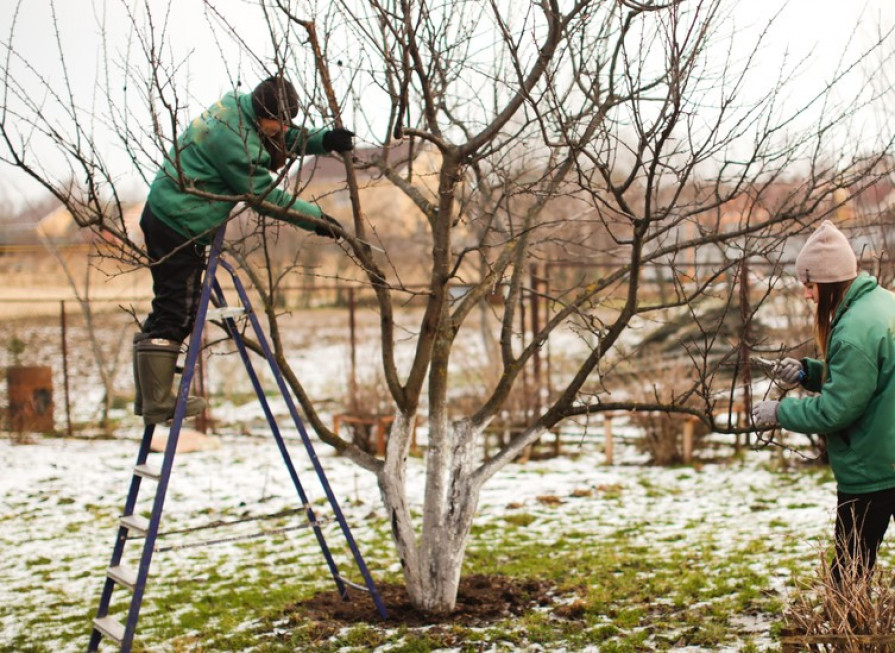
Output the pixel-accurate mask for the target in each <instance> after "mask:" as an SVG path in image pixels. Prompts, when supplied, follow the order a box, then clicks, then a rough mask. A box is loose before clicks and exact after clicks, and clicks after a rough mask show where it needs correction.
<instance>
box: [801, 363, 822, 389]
mask: <svg viewBox="0 0 895 653" xmlns="http://www.w3.org/2000/svg"><path fill="white" fill-rule="evenodd" d="M802 368H803V369H804V370H805V379H804V380H803V381H802V387H803V388H805V389H806V390H810V391H811V392H820V389H821V386H823V384H824V362H823V361H819V360H817V359H815V358H803V359H802Z"/></svg>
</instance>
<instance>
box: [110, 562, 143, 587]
mask: <svg viewBox="0 0 895 653" xmlns="http://www.w3.org/2000/svg"><path fill="white" fill-rule="evenodd" d="M106 576H108V577H109V578H111V579H112V580H114V581H115V582H116V583H118V584H119V585H121V586H122V587H126V588H128V589H129V590H130V591H131V592H133V591H134V588H135V587H136V586H137V572H135V571H133V570H132V569H128V568H127V567H124V566H122V565H117V566H115V567H109V568H108V569H106Z"/></svg>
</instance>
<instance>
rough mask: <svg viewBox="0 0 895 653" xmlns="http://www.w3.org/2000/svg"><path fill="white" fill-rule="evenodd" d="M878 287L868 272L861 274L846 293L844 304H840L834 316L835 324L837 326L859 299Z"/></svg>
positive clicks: (843, 299)
mask: <svg viewBox="0 0 895 653" xmlns="http://www.w3.org/2000/svg"><path fill="white" fill-rule="evenodd" d="M877 285H879V284H878V283H877V281H876V278H875V277H871V276H870V275H869V274H867V273H866V272H862V273H861V274H859V275H858V278H857V279H855V280H854V281H852V284H851V286H849V288H848V290H847V291H846V293H845V297H843V298H842V302H841V303H840V304H839V308H837V309H836V315H835V316H833V324H836V322H838V321H839V319H840V318H841V317H842V316H843V315H845V312H846V311H847V310H848V309H849V308H850V307H851V305H852V304H853V303H854V302H855V301H856V300H857V299H859V298H861V297H863V296H864V295H866V294H867V293H869V292H870V291H871V290H873V289H874V288H876V287H877Z"/></svg>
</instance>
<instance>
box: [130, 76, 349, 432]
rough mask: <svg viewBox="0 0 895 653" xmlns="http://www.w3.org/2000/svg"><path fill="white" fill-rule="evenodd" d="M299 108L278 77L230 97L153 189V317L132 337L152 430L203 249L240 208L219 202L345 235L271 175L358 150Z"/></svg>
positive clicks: (147, 227)
mask: <svg viewBox="0 0 895 653" xmlns="http://www.w3.org/2000/svg"><path fill="white" fill-rule="evenodd" d="M298 109H299V106H298V94H297V93H296V91H295V87H294V86H293V85H292V84H291V83H290V82H289V81H288V80H286V79H284V78H283V77H281V76H273V77H269V78H268V79H265V80H264V81H262V82H261V83H260V84H258V86H256V87H255V89H254V90H253V91H252V92H251V93H237V92H231V93H228V94H227V95H225V96H224V97H222V98H221V99H220V100H218V101H217V102H216V103H215V104H214V105H213V106H211V107H209V108H208V109H207V110H206V111H205V112H204V113H203V114H202V115H201V116H199V117H198V118H196V119H195V120H193V121H192V122H191V123H190V125H189V126H188V127H187V128H186V130H185V131H184V132H183V134H182V135H181V136H180V137H179V138H178V140H177V143H176V145H175V146H174V147H173V148H172V150H171V152H170V153H169V154H168V156H167V157H166V158H165V162H164V164H163V166H162V167H161V169H160V170H159V171H158V174H157V175H156V177H155V180H154V181H153V182H152V186H151V187H150V190H149V197H148V198H147V200H146V205H145V207H144V209H143V215H142V216H141V219H140V227H141V228H142V230H143V234H144V237H145V241H146V251H147V254H148V255H149V259H150V270H151V272H152V290H153V300H152V310H151V312H150V313H149V316H148V317H147V318H146V320H145V321H144V322H143V324H142V327H141V331H140V332H139V333H137V334H136V335H135V336H134V385H135V388H136V398H135V401H134V412H135V413H136V414H137V415H142V416H143V421H144V422H145V423H146V424H158V423H162V422H165V421H167V420H169V419H171V417H172V415H173V413H174V405H175V397H174V395H173V393H172V391H171V388H172V384H173V380H174V372H175V367H176V363H177V357H178V354H179V352H180V346H181V343H182V342H183V341H184V339H185V338H186V337H187V336H188V335H189V334H190V332H191V331H192V327H193V322H194V320H195V315H196V308H197V303H198V300H199V293H200V290H201V285H202V284H201V282H202V273H203V271H204V269H205V248H206V246H207V245H208V244H210V242H211V239H212V237H213V235H214V233H215V231H216V230H217V229H218V227H219V226H220V225H221V224H223V223H224V222H225V221H226V220H227V218H228V216H229V214H230V211H231V210H232V209H233V207H234V206H235V205H236V201H230V200H226V199H220V198H221V197H239V198H244V199H246V200H247V201H250V202H251V203H252V205H253V207H254V208H257V209H258V210H259V211H260V212H261V213H264V214H265V215H268V216H270V217H274V218H279V219H281V220H284V221H286V222H288V223H290V224H293V225H295V226H297V227H300V228H302V229H306V230H308V231H313V232H314V233H315V234H317V235H319V236H323V237H326V238H333V239H336V240H338V238H339V237H340V235H341V233H342V226H341V225H340V224H339V222H338V221H337V220H336V219H334V218H332V217H330V216H328V215H326V214H325V213H323V212H322V211H321V210H320V207H318V206H317V205H315V204H311V203H309V202H305V201H303V200H301V199H298V198H296V197H293V196H292V195H290V194H289V193H287V192H285V191H284V190H282V189H280V188H277V187H276V185H275V183H274V179H273V177H272V174H271V173H272V172H274V171H276V170H278V169H280V168H282V167H283V165H285V163H286V161H287V159H289V158H293V157H296V156H301V155H304V154H325V153H329V152H348V151H350V150H352V149H353V148H354V144H353V141H352V137H353V136H354V134H353V133H352V132H350V131H348V130H347V129H342V128H334V129H328V130H327V129H320V130H308V129H305V128H302V127H297V126H295V125H293V124H292V122H291V121H292V120H293V119H294V118H295V117H296V116H297V115H298ZM261 202H264V204H261ZM277 209H279V211H278V210H277ZM287 211H288V212H289V213H291V214H292V215H287ZM295 214H300V215H301V216H302V218H295V217H293V216H294V215H295ZM204 407H205V404H204V401H203V400H202V399H201V398H198V397H189V398H188V400H187V406H186V416H192V415H197V414H199V413H200V412H202V410H203V408H204Z"/></svg>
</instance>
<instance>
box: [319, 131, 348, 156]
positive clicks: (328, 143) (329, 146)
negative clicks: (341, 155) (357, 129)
mask: <svg viewBox="0 0 895 653" xmlns="http://www.w3.org/2000/svg"><path fill="white" fill-rule="evenodd" d="M352 136H354V132H352V131H348V130H347V129H342V128H341V127H336V128H335V129H332V130H330V131H328V132H325V133H324V134H323V149H325V150H326V151H327V152H350V151H351V150H353V149H354V141H352V140H351V137H352Z"/></svg>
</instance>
